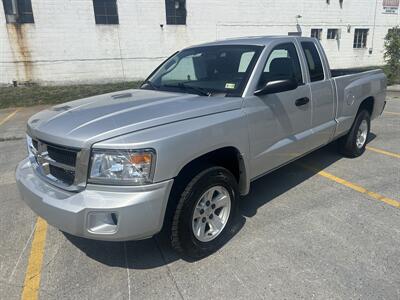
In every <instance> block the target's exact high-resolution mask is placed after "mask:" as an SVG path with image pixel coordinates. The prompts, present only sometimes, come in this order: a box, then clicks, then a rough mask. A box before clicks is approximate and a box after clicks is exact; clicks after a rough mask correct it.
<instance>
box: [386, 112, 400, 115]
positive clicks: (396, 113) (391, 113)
mask: <svg viewBox="0 0 400 300" xmlns="http://www.w3.org/2000/svg"><path fill="white" fill-rule="evenodd" d="M384 113H385V114H389V115H396V116H400V113H398V112H394V111H384Z"/></svg>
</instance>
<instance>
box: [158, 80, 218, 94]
mask: <svg viewBox="0 0 400 300" xmlns="http://www.w3.org/2000/svg"><path fill="white" fill-rule="evenodd" d="M163 86H165V87H174V88H179V89H181V90H184V91H187V92H189V91H192V92H195V93H196V94H198V95H200V96H207V97H209V96H211V95H212V94H211V92H210V91H208V90H206V89H204V88H201V87H197V86H192V85H187V84H184V83H183V82H181V83H178V84H176V85H173V84H170V85H168V84H166V85H163Z"/></svg>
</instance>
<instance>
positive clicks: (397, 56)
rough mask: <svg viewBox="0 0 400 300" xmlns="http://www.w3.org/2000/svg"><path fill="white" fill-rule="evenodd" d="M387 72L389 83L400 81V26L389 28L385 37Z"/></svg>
mask: <svg viewBox="0 0 400 300" xmlns="http://www.w3.org/2000/svg"><path fill="white" fill-rule="evenodd" d="M383 57H384V59H385V61H386V68H385V69H386V71H387V72H386V73H387V77H388V83H389V84H394V83H400V27H399V26H396V27H394V28H392V29H389V31H388V33H387V35H386V37H385V52H384V55H383Z"/></svg>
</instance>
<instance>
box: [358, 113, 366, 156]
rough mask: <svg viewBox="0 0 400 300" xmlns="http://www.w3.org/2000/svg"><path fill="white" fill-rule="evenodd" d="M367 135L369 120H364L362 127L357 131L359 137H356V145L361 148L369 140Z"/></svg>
mask: <svg viewBox="0 0 400 300" xmlns="http://www.w3.org/2000/svg"><path fill="white" fill-rule="evenodd" d="M367 135H368V123H367V120H362V122H361V124H360V127H358V131H357V139H356V145H357V147H358V148H359V149H361V148H362V147H363V146H364V144H365V142H366V141H367Z"/></svg>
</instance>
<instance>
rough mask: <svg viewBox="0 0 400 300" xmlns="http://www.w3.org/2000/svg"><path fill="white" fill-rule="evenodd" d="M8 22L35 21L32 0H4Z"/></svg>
mask: <svg viewBox="0 0 400 300" xmlns="http://www.w3.org/2000/svg"><path fill="white" fill-rule="evenodd" d="M3 7H4V13H5V15H6V20H7V23H34V22H35V20H34V19H33V12H32V3H31V0H3Z"/></svg>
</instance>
